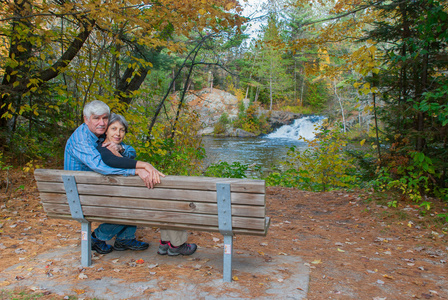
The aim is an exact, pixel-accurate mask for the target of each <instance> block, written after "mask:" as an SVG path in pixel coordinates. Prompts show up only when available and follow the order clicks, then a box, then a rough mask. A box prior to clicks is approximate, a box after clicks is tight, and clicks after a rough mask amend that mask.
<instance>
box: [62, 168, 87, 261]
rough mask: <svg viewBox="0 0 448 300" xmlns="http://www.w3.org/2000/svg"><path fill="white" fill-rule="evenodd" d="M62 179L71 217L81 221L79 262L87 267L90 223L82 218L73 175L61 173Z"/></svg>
mask: <svg viewBox="0 0 448 300" xmlns="http://www.w3.org/2000/svg"><path fill="white" fill-rule="evenodd" d="M62 180H63V181H64V188H65V192H66V194H67V200H68V205H69V206H70V212H71V214H72V218H73V219H74V220H76V221H78V222H80V223H81V264H82V266H83V267H88V266H90V265H92V247H91V245H92V240H91V232H92V228H91V224H90V222H89V221H87V220H86V219H85V218H84V214H83V212H82V207H81V201H80V200H79V194H78V188H77V187H76V180H75V176H68V175H62Z"/></svg>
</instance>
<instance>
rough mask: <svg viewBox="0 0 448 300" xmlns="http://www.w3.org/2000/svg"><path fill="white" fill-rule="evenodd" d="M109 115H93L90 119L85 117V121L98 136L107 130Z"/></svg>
mask: <svg viewBox="0 0 448 300" xmlns="http://www.w3.org/2000/svg"><path fill="white" fill-rule="evenodd" d="M108 121H109V116H108V115H107V114H102V115H91V116H90V118H89V119H87V117H84V122H85V123H86V124H87V127H89V129H90V131H92V132H93V133H94V134H95V135H96V136H100V135H102V134H103V133H105V132H106V129H107V122H108Z"/></svg>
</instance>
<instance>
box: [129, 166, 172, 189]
mask: <svg viewBox="0 0 448 300" xmlns="http://www.w3.org/2000/svg"><path fill="white" fill-rule="evenodd" d="M136 167H137V169H135V174H136V175H138V176H140V178H141V179H142V180H143V182H144V183H145V185H146V187H147V188H149V189H152V188H153V187H154V186H155V185H156V184H158V183H160V176H162V177H165V175H164V174H163V173H161V172H159V171H157V169H156V168H154V167H153V166H152V165H151V164H149V163H147V162H143V161H138V162H137V166H136Z"/></svg>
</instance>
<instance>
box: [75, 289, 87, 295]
mask: <svg viewBox="0 0 448 300" xmlns="http://www.w3.org/2000/svg"><path fill="white" fill-rule="evenodd" d="M73 291H74V292H75V293H76V294H78V295H81V294H84V293H85V292H86V291H85V290H78V289H74V290H73Z"/></svg>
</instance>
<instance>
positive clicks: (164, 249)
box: [157, 241, 170, 255]
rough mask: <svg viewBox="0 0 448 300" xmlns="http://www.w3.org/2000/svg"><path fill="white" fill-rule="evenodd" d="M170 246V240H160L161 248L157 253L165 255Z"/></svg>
mask: <svg viewBox="0 0 448 300" xmlns="http://www.w3.org/2000/svg"><path fill="white" fill-rule="evenodd" d="M169 247H170V245H169V242H163V243H162V241H160V242H159V250H157V254H160V255H165V254H167V253H168V248H169Z"/></svg>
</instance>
